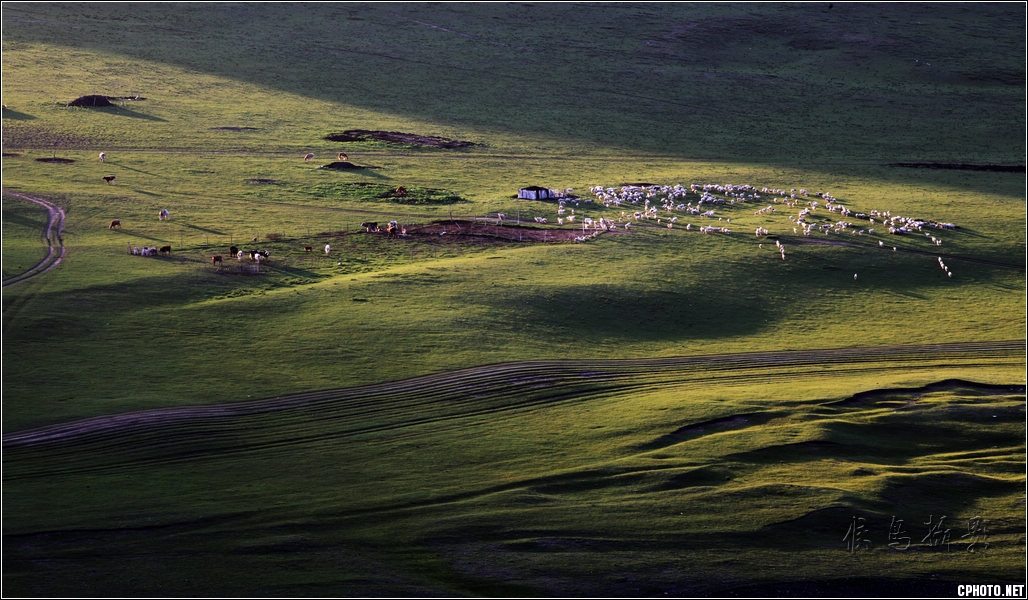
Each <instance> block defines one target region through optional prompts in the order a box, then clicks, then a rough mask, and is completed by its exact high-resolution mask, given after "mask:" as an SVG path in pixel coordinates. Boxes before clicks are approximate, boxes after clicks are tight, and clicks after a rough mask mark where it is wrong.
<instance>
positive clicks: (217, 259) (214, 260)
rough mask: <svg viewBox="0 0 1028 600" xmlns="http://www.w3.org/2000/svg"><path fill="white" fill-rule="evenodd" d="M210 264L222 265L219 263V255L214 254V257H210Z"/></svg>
mask: <svg viewBox="0 0 1028 600" xmlns="http://www.w3.org/2000/svg"><path fill="white" fill-rule="evenodd" d="M211 264H212V265H220V264H222V262H221V255H220V254H215V255H214V256H212V257H211Z"/></svg>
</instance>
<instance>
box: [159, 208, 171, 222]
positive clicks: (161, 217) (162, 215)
mask: <svg viewBox="0 0 1028 600" xmlns="http://www.w3.org/2000/svg"><path fill="white" fill-rule="evenodd" d="M168 216H169V213H168V209H166V208H162V209H161V212H159V213H157V220H158V221H163V220H165V219H167V218H168Z"/></svg>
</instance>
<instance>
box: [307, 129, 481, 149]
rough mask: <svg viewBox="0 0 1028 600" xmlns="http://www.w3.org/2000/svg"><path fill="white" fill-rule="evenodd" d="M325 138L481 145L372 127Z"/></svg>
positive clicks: (442, 144)
mask: <svg viewBox="0 0 1028 600" xmlns="http://www.w3.org/2000/svg"><path fill="white" fill-rule="evenodd" d="M325 139H326V140H328V141H330V142H372V141H377V142H387V143H390V144H403V145H407V146H424V147H429V148H468V147H471V146H478V145H480V144H477V143H475V142H468V141H464V140H454V139H450V138H444V137H439V136H435V135H419V134H416V133H401V132H399V131H375V130H370V129H348V130H346V131H344V132H342V133H333V134H329V135H327V136H325Z"/></svg>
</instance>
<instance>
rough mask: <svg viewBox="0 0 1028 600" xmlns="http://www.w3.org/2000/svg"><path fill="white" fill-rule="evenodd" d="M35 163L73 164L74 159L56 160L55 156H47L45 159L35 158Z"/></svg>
mask: <svg viewBox="0 0 1028 600" xmlns="http://www.w3.org/2000/svg"><path fill="white" fill-rule="evenodd" d="M36 162H45V163H61V164H64V163H73V162H75V159H74V158H58V157H56V156H49V157H47V158H37V159H36Z"/></svg>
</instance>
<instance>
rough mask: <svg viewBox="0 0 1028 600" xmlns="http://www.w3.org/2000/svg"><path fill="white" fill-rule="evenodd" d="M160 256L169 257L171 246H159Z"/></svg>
mask: <svg viewBox="0 0 1028 600" xmlns="http://www.w3.org/2000/svg"><path fill="white" fill-rule="evenodd" d="M161 254H167V255H168V256H171V246H161Z"/></svg>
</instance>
